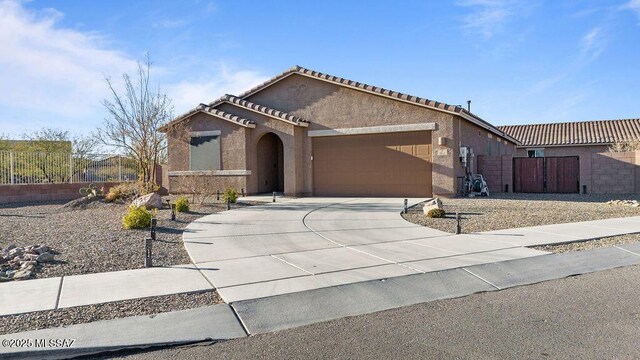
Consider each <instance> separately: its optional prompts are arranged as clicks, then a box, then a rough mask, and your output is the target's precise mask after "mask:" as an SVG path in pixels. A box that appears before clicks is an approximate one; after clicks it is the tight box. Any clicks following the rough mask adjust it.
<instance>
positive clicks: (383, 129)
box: [307, 123, 438, 137]
mask: <svg viewBox="0 0 640 360" xmlns="http://www.w3.org/2000/svg"><path fill="white" fill-rule="evenodd" d="M437 129H438V124H436V123H420V124H406V125H385V126H368V127H357V128H342V129H330V130H310V131H309V132H308V133H307V135H308V136H309V137H320V136H342V135H366V134H386V133H395V132H408V131H430V130H437Z"/></svg>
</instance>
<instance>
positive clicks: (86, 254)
mask: <svg viewBox="0 0 640 360" xmlns="http://www.w3.org/2000/svg"><path fill="white" fill-rule="evenodd" d="M62 205H63V204H61V203H32V204H9V205H0V248H2V247H5V246H7V245H9V244H11V243H13V244H16V245H18V246H26V245H33V244H45V245H48V246H50V247H51V248H52V249H53V250H54V251H55V253H56V256H55V259H56V261H55V262H54V263H53V264H46V265H45V266H43V267H41V268H40V269H38V271H37V274H36V277H37V278H47V277H55V276H63V275H64V276H69V275H78V274H88V273H98V272H107V271H118V270H128V269H138V268H143V267H144V238H145V237H147V236H149V231H148V230H124V229H123V228H122V217H123V216H124V214H125V213H126V211H127V206H125V205H122V204H107V203H92V204H90V205H89V207H88V208H86V209H84V210H72V209H66V208H63V207H62ZM248 205H250V204H246V203H238V204H233V205H232V208H237V207H243V206H248ZM224 210H226V205H225V204H222V203H213V204H208V205H203V206H192V212H189V213H178V218H177V220H176V221H171V211H170V210H169V209H163V210H159V211H158V214H157V217H158V228H157V239H158V240H157V241H156V242H155V243H154V244H153V263H154V265H156V266H171V265H181V264H188V263H190V262H191V261H190V259H189V256H188V254H187V252H186V250H185V249H184V246H183V244H182V230H183V229H184V227H186V226H187V225H188V224H189V223H190V222H192V221H193V220H195V219H197V218H199V217H202V216H204V215H208V214H211V213H216V212H220V211H224Z"/></svg>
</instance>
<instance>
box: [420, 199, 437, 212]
mask: <svg viewBox="0 0 640 360" xmlns="http://www.w3.org/2000/svg"><path fill="white" fill-rule="evenodd" d="M431 209H442V201H441V200H440V198H435V199H433V200H430V201H427V202H426V203H425V204H424V206H423V207H422V211H423V212H424V213H425V214H426V213H428V212H429V210H431Z"/></svg>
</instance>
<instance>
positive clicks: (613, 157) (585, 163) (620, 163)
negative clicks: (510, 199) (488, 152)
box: [477, 151, 640, 194]
mask: <svg viewBox="0 0 640 360" xmlns="http://www.w3.org/2000/svg"><path fill="white" fill-rule="evenodd" d="M558 156H561V155H560V154H558ZM565 156H579V158H580V192H581V193H582V192H583V190H584V188H585V186H586V190H587V193H591V194H633V193H640V151H632V152H617V153H615V152H602V153H591V152H588V151H585V152H581V153H580V154H566V155H565ZM515 157H517V156H515ZM513 158H514V156H512V155H503V156H484V155H480V156H478V157H477V161H478V173H480V174H482V175H484V176H485V178H486V180H487V183H488V185H489V191H490V192H495V193H498V192H513Z"/></svg>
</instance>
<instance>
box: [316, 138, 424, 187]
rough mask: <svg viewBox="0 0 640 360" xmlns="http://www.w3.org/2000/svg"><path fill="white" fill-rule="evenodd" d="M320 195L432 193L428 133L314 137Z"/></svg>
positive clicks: (317, 183) (317, 184)
mask: <svg viewBox="0 0 640 360" xmlns="http://www.w3.org/2000/svg"><path fill="white" fill-rule="evenodd" d="M313 186H314V194H315V195H319V196H331V195H337V196H347V195H356V196H431V132H430V131H415V132H402V133H388V134H373V135H347V136H329V137H317V138H313Z"/></svg>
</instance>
